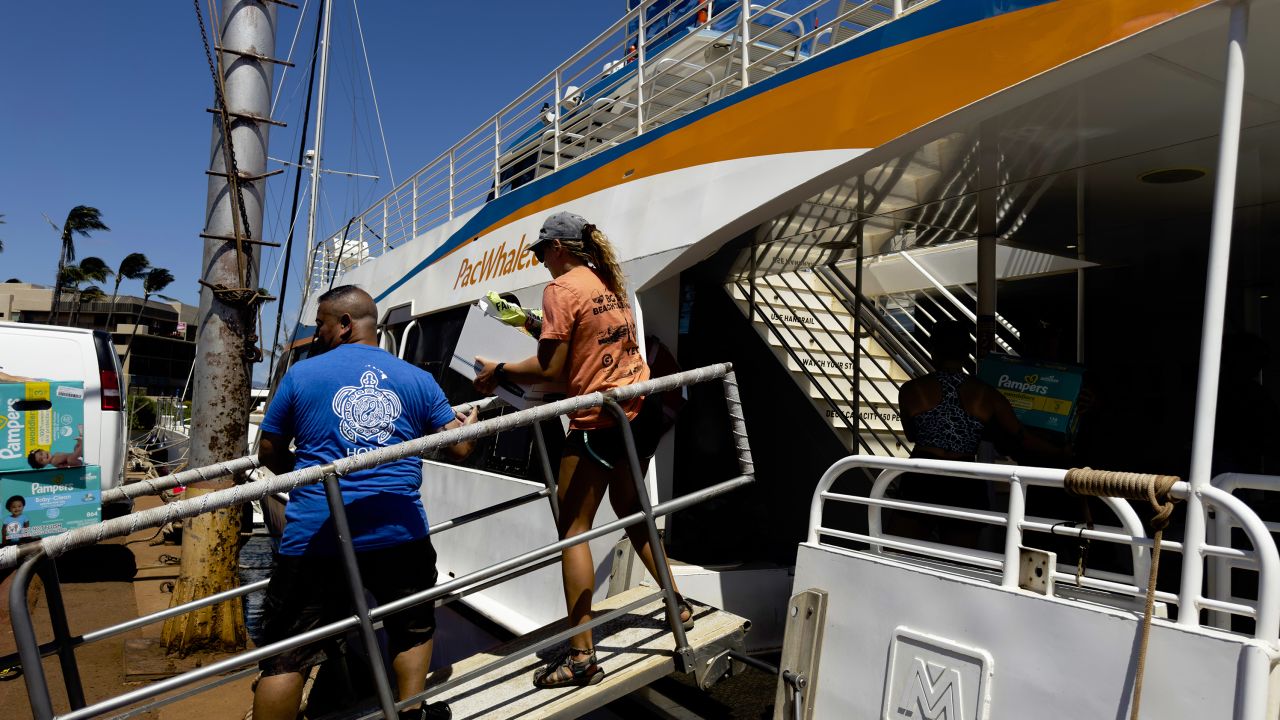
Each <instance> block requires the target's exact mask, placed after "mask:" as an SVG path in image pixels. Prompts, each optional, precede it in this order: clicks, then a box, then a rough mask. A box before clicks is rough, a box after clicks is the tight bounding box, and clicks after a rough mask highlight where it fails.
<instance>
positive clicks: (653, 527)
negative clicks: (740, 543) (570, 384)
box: [604, 396, 693, 672]
mask: <svg viewBox="0 0 1280 720" xmlns="http://www.w3.org/2000/svg"><path fill="white" fill-rule="evenodd" d="M604 406H605V407H606V408H608V409H609V412H611V413H613V416H614V417H615V418H617V419H618V428H619V429H620V430H622V442H623V444H624V445H625V446H626V448H627V461H628V462H629V463H630V464H631V479H632V481H633V482H635V484H636V499H637V501H638V502H639V503H640V511H641V512H642V513H644V526H645V530H647V531H648V533H649V550H650V552H651V554H652V555H653V569H654V570H656V571H657V574H658V577H656V578H654V580H657V581H658V587H660V588H662V597H663V600H664V601H665V602H666V606H667V620H668V621H669V624H670V625H671V632H672V633H673V634H674V635H675V639H676V656H677V657H678V658H679V660H678V661H677V665H680V666H681V667H680V669H681V670H683V671H684V672H691V671H692V670H693V648H691V647H689V640H688V638H686V637H685V634H684V625H683V624H682V623H681V622H680V604H679V603H677V602H676V591H675V586H674V585H673V584H672V582H671V568H670V566H669V565H668V564H667V551H666V550H665V549H664V548H663V547H662V537H661V536H660V535H659V534H658V523H657V522H655V521H654V519H653V506H652V504H650V502H649V488H647V487H645V484H644V469H643V468H641V467H640V457H639V456H638V455H636V440H635V437H634V436H633V435H632V434H631V422H630V421H629V420H628V419H627V411H625V410H623V409H622V406H621V405H619V404H618V401H617V400H614V399H613V398H612V397H608V396H605V399H604Z"/></svg>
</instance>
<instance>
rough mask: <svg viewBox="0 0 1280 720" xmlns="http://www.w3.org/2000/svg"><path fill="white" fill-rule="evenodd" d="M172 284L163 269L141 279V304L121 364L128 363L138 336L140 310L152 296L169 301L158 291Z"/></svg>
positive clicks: (159, 268) (140, 318) (153, 270)
mask: <svg viewBox="0 0 1280 720" xmlns="http://www.w3.org/2000/svg"><path fill="white" fill-rule="evenodd" d="M171 282H173V273H171V272H169V271H168V270H166V269H165V268H162V267H156V268H151V269H150V270H148V271H147V274H146V277H144V278H142V304H141V305H139V306H138V314H137V315H135V316H134V318H133V332H131V333H129V342H128V344H127V345H125V346H124V357H122V358H120V362H121V364H123V363H126V362H128V361H129V352H130V351H131V350H133V338H134V337H135V336H137V334H138V323H140V322H142V310H143V308H145V307H146V306H147V300H149V299H151V296H152V295H156V296H157V297H161V298H164V299H165V300H171V299H172V298H169V297H165V296H164V295H160V294H159V293H160V291H161V290H163V289H165V288H167V287H169V283H171Z"/></svg>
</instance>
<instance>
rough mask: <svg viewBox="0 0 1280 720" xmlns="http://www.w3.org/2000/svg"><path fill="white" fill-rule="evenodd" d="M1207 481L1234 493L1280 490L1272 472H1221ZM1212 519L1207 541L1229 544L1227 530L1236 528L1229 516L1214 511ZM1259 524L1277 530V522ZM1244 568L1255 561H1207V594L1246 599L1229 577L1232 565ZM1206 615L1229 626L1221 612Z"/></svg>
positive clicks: (1231, 559) (1279, 483)
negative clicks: (1237, 591) (1260, 473)
mask: <svg viewBox="0 0 1280 720" xmlns="http://www.w3.org/2000/svg"><path fill="white" fill-rule="evenodd" d="M1209 483H1210V484H1211V485H1212V486H1213V487H1216V488H1218V489H1220V490H1222V491H1223V492H1225V493H1228V494H1232V495H1234V494H1235V491H1237V490H1262V491H1266V492H1280V477H1278V476H1275V475H1256V474H1247V473H1221V474H1219V475H1216V476H1214V478H1213V479H1212V480H1210V481H1209ZM1212 519H1213V522H1211V523H1209V524H1208V529H1209V530H1210V531H1211V532H1210V534H1209V535H1208V539H1209V542H1213V543H1218V544H1223V545H1226V544H1230V543H1231V529H1232V528H1233V527H1239V525H1238V524H1237V523H1235V522H1233V519H1234V518H1233V516H1232V515H1230V514H1229V513H1214V515H1213V518H1212ZM1263 526H1264V527H1265V528H1266V530H1267V531H1268V532H1270V533H1280V522H1275V521H1268V520H1264V521H1263ZM1240 567H1247V568H1254V567H1256V563H1252V562H1249V561H1248V560H1245V561H1243V562H1242V561H1241V560H1239V559H1235V558H1228V557H1222V556H1217V557H1214V558H1213V560H1212V561H1210V563H1209V566H1208V571H1209V572H1208V574H1207V577H1206V579H1205V580H1206V588H1207V597H1208V598H1211V599H1215V600H1225V601H1235V600H1246V601H1247V600H1248V598H1238V597H1236V596H1235V595H1234V591H1233V588H1232V586H1233V584H1234V583H1233V578H1232V577H1231V572H1232V570H1233V569H1235V568H1240ZM1209 617H1210V618H1211V620H1212V621H1213V623H1214V625H1216V626H1217V627H1220V628H1222V629H1224V630H1229V629H1231V620H1230V618H1229V616H1228V615H1227V614H1225V613H1221V612H1216V611H1215V612H1210V613H1209Z"/></svg>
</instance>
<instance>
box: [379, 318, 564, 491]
mask: <svg viewBox="0 0 1280 720" xmlns="http://www.w3.org/2000/svg"><path fill="white" fill-rule="evenodd" d="M468 308H469V306H467V305H463V306H462V307H457V308H452V309H449V310H445V311H443V312H439V313H436V314H434V315H429V316H427V317H421V318H418V319H417V320H415V321H414V322H415V323H416V328H415V329H414V330H410V331H409V334H408V336H407V337H406V339H405V353H404V359H405V360H407V361H408V362H411V363H413V364H414V365H417V366H418V367H420V368H422V369H423V370H426V371H427V372H429V373H431V374H432V376H434V377H435V379H436V382H437V383H439V384H440V389H441V390H443V391H444V394H445V396H446V397H448V398H449V402H450V403H451V404H453V405H458V404H461V403H466V402H472V401H475V400H479V399H481V398H482V397H483V396H482V395H481V394H480V393H478V392H476V391H475V388H473V387H472V386H471V381H470V380H469V379H467V378H465V377H463V376H462V375H460V374H459V373H458V372H457V371H455V370H453V369H451V368H450V367H449V361H450V359H451V358H452V357H453V350H454V348H455V347H457V345H458V338H459V336H461V335H462V326H463V324H464V323H465V322H466V320H467V313H468ZM401 334H403V330H402V331H401ZM397 337H400V335H397ZM503 412H513V410H511V409H510V408H504V409H503V410H499V411H494V412H491V413H488V414H486V415H485V416H483V417H482V418H481V419H489V418H490V417H497V416H498V415H500V414H502V413H503ZM545 425H546V427H545V428H544V434H545V435H547V443H548V445H551V446H552V447H551V455H552V457H553V458H555V459H556V460H554V461H553V466H554V465H555V462H558V458H559V440H560V439H561V436H562V435H563V433H562V431H561V430H560V425H559V423H558V422H552V423H546V424H545ZM441 459H443V458H441ZM461 464H462V465H464V466H466V467H472V468H477V469H480V470H488V471H490V472H496V473H501V474H504V475H513V476H515V477H527V478H529V479H532V480H538V481H541V479H542V471H541V468H540V465H539V463H538V461H537V456H536V454H535V452H534V450H533V431H532V429H530V428H527V427H525V428H516V429H514V430H510V431H507V432H503V433H499V434H498V435H496V436H491V437H487V438H484V439H483V440H481V441H480V442H479V444H477V446H476V448H475V450H474V451H473V452H472V454H471V457H469V458H467V459H466V461H464V462H463V463H461Z"/></svg>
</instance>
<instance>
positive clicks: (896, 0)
mask: <svg viewBox="0 0 1280 720" xmlns="http://www.w3.org/2000/svg"><path fill="white" fill-rule="evenodd" d="M904 5H906V2H905V0H893V16H894V17H895V18H897V17H901V16H902V12H903V10H905V8H904V7H903V6H904Z"/></svg>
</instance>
